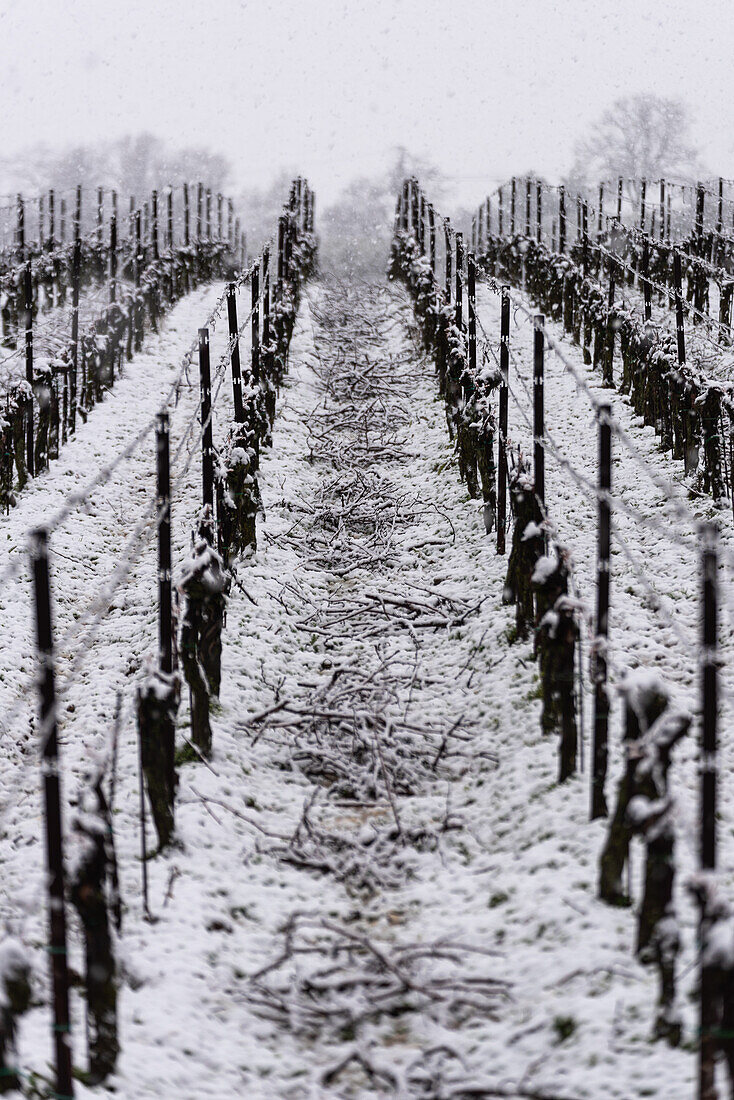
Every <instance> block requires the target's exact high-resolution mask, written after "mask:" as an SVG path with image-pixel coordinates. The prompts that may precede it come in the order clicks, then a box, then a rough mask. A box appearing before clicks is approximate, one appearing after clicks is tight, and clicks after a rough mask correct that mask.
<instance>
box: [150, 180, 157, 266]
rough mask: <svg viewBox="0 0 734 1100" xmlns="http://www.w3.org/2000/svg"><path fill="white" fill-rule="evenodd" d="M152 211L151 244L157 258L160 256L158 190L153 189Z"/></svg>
mask: <svg viewBox="0 0 734 1100" xmlns="http://www.w3.org/2000/svg"><path fill="white" fill-rule="evenodd" d="M150 200H151V211H150V218H151V221H150V234H151V244H152V245H153V259H154V260H157V259H158V256H159V250H158V192H157V191H155V190H154V191H153V193H152V195H151V197H150Z"/></svg>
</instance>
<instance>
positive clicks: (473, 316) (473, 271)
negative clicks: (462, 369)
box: [466, 252, 477, 381]
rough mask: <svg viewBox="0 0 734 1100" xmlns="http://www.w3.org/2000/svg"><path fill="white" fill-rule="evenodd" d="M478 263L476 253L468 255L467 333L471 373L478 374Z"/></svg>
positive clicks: (473, 376) (474, 376)
mask: <svg viewBox="0 0 734 1100" xmlns="http://www.w3.org/2000/svg"><path fill="white" fill-rule="evenodd" d="M476 286H477V264H476V260H475V259H474V253H473V252H470V253H469V254H468V256H467V257H466V301H467V335H468V339H469V374H470V376H471V379H472V381H473V380H474V379H475V378H476V376H477V290H476Z"/></svg>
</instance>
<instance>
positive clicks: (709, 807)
mask: <svg viewBox="0 0 734 1100" xmlns="http://www.w3.org/2000/svg"><path fill="white" fill-rule="evenodd" d="M701 541H702V563H701V564H702V574H703V585H702V588H703V591H702V598H703V630H702V636H701V642H702V648H701V699H702V704H703V706H702V710H703V723H702V728H701V750H700V758H699V769H700V772H701V807H700V813H701V818H700V822H701V826H700V828H701V832H700V848H699V858H700V866H701V870H702V871H703V872H704V873H707V872H708V873H711V872H713V871H715V870H716V801H717V791H716V779H717V755H718V743H717V728H716V727H717V720H718V673H717V644H718V628H717V627H718V624H717V577H716V573H717V557H718V555H717V542H718V530H717V527H716V524H715V523H711V522H707V523H703V524H702V525H701ZM700 974H701V977H700V998H701V1003H700V1036H701V1037H700V1042H699V1054H698V1058H699V1062H698V1067H699V1092H698V1096H699V1100H716V1097H717V1095H718V1093H717V1091H716V1054H717V1048H718V1042H717V1036H716V1031H715V1027H716V1003H715V1001H716V982H715V978H714V974H713V973H712V971H711V969H710V968H709V967H707V966H704V965H703V962H701V965H700Z"/></svg>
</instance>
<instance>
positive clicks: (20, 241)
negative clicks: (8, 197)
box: [16, 194, 25, 261]
mask: <svg viewBox="0 0 734 1100" xmlns="http://www.w3.org/2000/svg"><path fill="white" fill-rule="evenodd" d="M17 203H18V222H17V226H18V228H17V231H16V232H17V246H18V258H19V259H20V260H21V261H23V260H24V259H25V206H24V205H23V196H22V195H20V194H19V195H18V199H17Z"/></svg>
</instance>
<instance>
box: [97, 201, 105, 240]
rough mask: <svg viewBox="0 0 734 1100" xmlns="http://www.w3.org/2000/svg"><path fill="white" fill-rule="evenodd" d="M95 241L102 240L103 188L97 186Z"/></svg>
mask: <svg viewBox="0 0 734 1100" xmlns="http://www.w3.org/2000/svg"><path fill="white" fill-rule="evenodd" d="M97 241H98V243H99V244H102V243H103V242H104V188H103V187H98V188H97Z"/></svg>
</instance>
